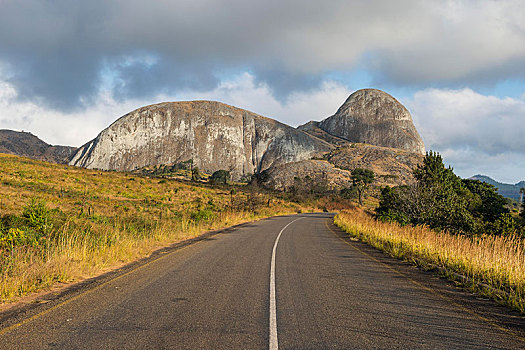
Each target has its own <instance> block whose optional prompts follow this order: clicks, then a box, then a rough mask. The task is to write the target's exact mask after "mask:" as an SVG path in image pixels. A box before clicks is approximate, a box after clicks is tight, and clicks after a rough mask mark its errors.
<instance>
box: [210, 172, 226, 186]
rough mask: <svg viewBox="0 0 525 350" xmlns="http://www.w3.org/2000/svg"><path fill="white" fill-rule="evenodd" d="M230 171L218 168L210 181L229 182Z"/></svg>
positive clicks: (215, 182)
mask: <svg viewBox="0 0 525 350" xmlns="http://www.w3.org/2000/svg"><path fill="white" fill-rule="evenodd" d="M230 177H231V175H230V172H229V171H228V170H217V171H216V172H214V173H213V174H212V175H211V176H210V179H209V181H210V183H214V184H227V183H228V181H229V180H230Z"/></svg>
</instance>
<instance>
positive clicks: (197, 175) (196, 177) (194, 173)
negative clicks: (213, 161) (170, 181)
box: [191, 166, 202, 181]
mask: <svg viewBox="0 0 525 350" xmlns="http://www.w3.org/2000/svg"><path fill="white" fill-rule="evenodd" d="M201 178H202V175H201V172H200V170H199V168H198V167H196V166H192V167H191V180H192V181H200V179H201Z"/></svg>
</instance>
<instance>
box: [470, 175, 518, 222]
mask: <svg viewBox="0 0 525 350" xmlns="http://www.w3.org/2000/svg"><path fill="white" fill-rule="evenodd" d="M461 181H462V182H463V184H464V185H465V186H466V187H467V188H468V190H469V191H470V192H471V193H472V194H473V195H474V197H475V200H473V201H471V203H472V204H471V212H472V213H473V214H474V215H475V216H477V217H479V218H481V219H483V220H484V221H488V222H492V223H493V222H495V221H496V220H497V219H498V218H499V217H500V216H501V215H503V214H507V213H508V212H509V210H508V209H507V208H506V206H505V205H506V204H507V200H506V199H505V197H503V196H502V195H500V194H499V193H498V192H497V190H496V187H494V186H493V185H491V184H488V183H486V182H481V181H479V180H470V179H463V180H461Z"/></svg>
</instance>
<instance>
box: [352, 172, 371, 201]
mask: <svg viewBox="0 0 525 350" xmlns="http://www.w3.org/2000/svg"><path fill="white" fill-rule="evenodd" d="M373 181H374V172H373V171H372V170H370V169H363V168H356V169H354V170H352V184H353V185H354V187H355V188H356V189H357V193H358V196H359V205H363V193H364V192H365V191H366V189H367V188H368V186H369V185H370V184H371V183H372V182H373Z"/></svg>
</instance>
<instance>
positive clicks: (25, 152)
mask: <svg viewBox="0 0 525 350" xmlns="http://www.w3.org/2000/svg"><path fill="white" fill-rule="evenodd" d="M76 151H77V148H75V147H68V146H52V145H49V144H47V143H45V142H44V141H42V140H40V139H39V138H38V137H36V136H35V135H33V134H31V133H30V132H23V131H22V132H20V131H13V130H5V129H3V130H0V153H7V154H14V155H17V156H22V157H28V158H32V159H36V160H43V161H46V162H52V163H61V164H67V163H68V162H69V161H70V159H71V157H72V156H73V155H74V154H75V153H76Z"/></svg>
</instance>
